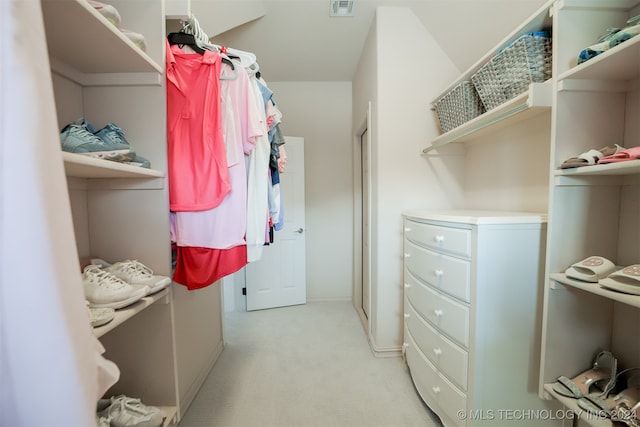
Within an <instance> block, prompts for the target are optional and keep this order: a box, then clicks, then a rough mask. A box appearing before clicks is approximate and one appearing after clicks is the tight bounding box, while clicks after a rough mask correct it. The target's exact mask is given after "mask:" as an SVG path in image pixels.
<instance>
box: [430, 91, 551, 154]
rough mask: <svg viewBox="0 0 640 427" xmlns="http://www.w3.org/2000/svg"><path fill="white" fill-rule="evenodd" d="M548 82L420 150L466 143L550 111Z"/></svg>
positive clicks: (436, 139) (442, 136)
mask: <svg viewBox="0 0 640 427" xmlns="http://www.w3.org/2000/svg"><path fill="white" fill-rule="evenodd" d="M551 89H552V88H551V81H550V80H548V81H546V82H544V83H532V84H530V85H529V90H528V91H527V92H525V93H523V94H521V95H519V96H517V97H515V98H513V99H511V100H509V101H507V102H505V103H504V104H502V105H500V106H498V107H496V108H494V109H492V110H489V111H487V112H486V113H484V114H482V115H480V116H478V117H476V118H475V119H473V120H470V121H468V122H467V123H465V124H463V125H461V126H458V127H457V128H455V129H452V130H450V131H449V132H447V133H444V134H442V135H440V136H438V137H437V138H435V139H434V140H433V141H431V145H430V146H428V147H425V148H423V149H422V153H423V154H424V153H427V152H429V151H431V150H433V149H435V148H438V147H442V146H444V145H446V144H450V143H452V142H468V141H472V140H474V139H476V138H479V137H481V136H483V135H486V134H488V133H490V132H495V131H497V130H499V129H501V128H503V127H506V126H511V125H513V124H515V123H517V122H519V121H522V120H526V119H530V118H532V117H535V116H537V115H539V114H542V113H544V112H549V111H551Z"/></svg>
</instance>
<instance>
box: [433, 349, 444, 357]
mask: <svg viewBox="0 0 640 427" xmlns="http://www.w3.org/2000/svg"><path fill="white" fill-rule="evenodd" d="M433 353H434V354H435V355H436V356H440V355H441V354H442V350H441V349H439V348H434V349H433Z"/></svg>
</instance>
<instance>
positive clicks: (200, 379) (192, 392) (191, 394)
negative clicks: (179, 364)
mask: <svg viewBox="0 0 640 427" xmlns="http://www.w3.org/2000/svg"><path fill="white" fill-rule="evenodd" d="M222 350H224V342H223V341H222V340H221V341H220V342H219V343H218V345H217V347H216V348H215V350H214V351H213V352H212V353H211V355H210V356H209V360H207V363H206V364H205V365H204V367H203V368H202V370H201V371H200V373H199V374H198V376H197V377H196V379H195V380H194V381H193V383H192V384H191V386H189V388H188V390H187V391H186V392H185V393H184V396H182V398H181V399H180V414H179V418H178V421H180V420H181V419H182V417H183V416H184V414H186V412H187V410H188V409H189V406H191V403H192V402H193V399H195V397H196V395H197V394H198V392H199V391H200V388H201V387H202V385H203V384H204V382H205V380H206V379H207V377H208V376H209V373H210V372H211V369H213V366H214V365H215V364H216V362H217V361H218V357H220V354H222Z"/></svg>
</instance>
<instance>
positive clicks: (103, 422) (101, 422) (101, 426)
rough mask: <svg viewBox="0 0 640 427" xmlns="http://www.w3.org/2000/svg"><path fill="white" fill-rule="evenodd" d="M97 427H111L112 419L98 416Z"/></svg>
mask: <svg viewBox="0 0 640 427" xmlns="http://www.w3.org/2000/svg"><path fill="white" fill-rule="evenodd" d="M96 425H97V426H98V427H111V419H110V418H109V417H101V416H99V415H98V416H96Z"/></svg>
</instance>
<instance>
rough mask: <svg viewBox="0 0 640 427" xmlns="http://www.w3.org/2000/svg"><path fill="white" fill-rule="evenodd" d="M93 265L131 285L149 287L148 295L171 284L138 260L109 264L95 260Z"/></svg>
mask: <svg viewBox="0 0 640 427" xmlns="http://www.w3.org/2000/svg"><path fill="white" fill-rule="evenodd" d="M91 264H93V265H98V266H100V268H102V269H103V270H105V271H108V272H109V273H111V274H113V275H114V276H116V277H118V278H119V279H122V280H124V281H125V282H127V283H129V284H131V285H144V286H147V287H148V288H149V291H148V292H149V293H148V294H147V295H150V294H153V293H156V292H158V291H160V290H162V289H164V288H166V287H167V286H169V284H170V283H171V279H170V278H169V277H167V276H158V275H154V274H153V271H152V270H151V269H150V268H149V267H147V266H146V265H144V264H142V263H141V262H139V261H136V260H133V261H131V260H126V261H121V262H116V263H114V264H109V263H108V262H106V261H105V260H103V259H100V258H94V259H92V260H91Z"/></svg>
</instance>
